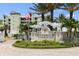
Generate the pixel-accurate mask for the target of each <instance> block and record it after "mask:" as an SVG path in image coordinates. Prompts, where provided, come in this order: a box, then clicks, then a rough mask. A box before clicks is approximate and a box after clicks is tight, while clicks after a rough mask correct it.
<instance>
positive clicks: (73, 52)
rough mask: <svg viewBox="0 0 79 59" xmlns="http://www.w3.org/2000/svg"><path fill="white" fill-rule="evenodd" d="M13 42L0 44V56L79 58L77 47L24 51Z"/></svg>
mask: <svg viewBox="0 0 79 59" xmlns="http://www.w3.org/2000/svg"><path fill="white" fill-rule="evenodd" d="M14 42H15V40H8V41H6V42H3V43H0V56H1V55H2V56H79V47H74V48H63V49H25V48H16V47H13V46H12V44H13V43H14Z"/></svg>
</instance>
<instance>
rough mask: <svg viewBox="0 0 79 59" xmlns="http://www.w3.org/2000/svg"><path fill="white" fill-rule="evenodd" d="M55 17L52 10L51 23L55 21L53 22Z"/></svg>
mask: <svg viewBox="0 0 79 59" xmlns="http://www.w3.org/2000/svg"><path fill="white" fill-rule="evenodd" d="M53 16H54V10H53V9H52V10H51V22H53V21H54V20H53Z"/></svg>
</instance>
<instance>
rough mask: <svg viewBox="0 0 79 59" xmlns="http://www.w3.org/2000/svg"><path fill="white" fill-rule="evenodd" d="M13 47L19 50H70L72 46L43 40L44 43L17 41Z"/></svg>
mask: <svg viewBox="0 0 79 59" xmlns="http://www.w3.org/2000/svg"><path fill="white" fill-rule="evenodd" d="M13 46H15V47H19V48H37V49H40V48H41V49H45V48H69V47H70V46H67V45H64V44H61V43H59V42H55V41H52V40H42V41H27V40H26V41H16V42H15V43H14V44H13Z"/></svg>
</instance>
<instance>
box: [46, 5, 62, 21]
mask: <svg viewBox="0 0 79 59" xmlns="http://www.w3.org/2000/svg"><path fill="white" fill-rule="evenodd" d="M62 5H63V4H62V3H48V4H47V8H48V11H50V13H51V21H52V22H53V16H54V10H55V9H57V8H59V7H61V6H62Z"/></svg>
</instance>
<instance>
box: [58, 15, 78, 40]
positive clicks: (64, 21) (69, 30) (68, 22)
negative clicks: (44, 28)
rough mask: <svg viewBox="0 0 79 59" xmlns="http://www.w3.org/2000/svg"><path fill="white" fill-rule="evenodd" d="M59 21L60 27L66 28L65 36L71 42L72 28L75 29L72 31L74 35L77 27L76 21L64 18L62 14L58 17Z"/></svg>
mask: <svg viewBox="0 0 79 59" xmlns="http://www.w3.org/2000/svg"><path fill="white" fill-rule="evenodd" d="M59 21H60V22H61V23H62V25H64V26H65V27H66V28H67V36H68V39H70V40H71V38H72V28H74V29H75V30H74V34H75V33H76V32H77V28H78V27H79V26H78V25H79V24H78V21H75V19H68V18H65V16H64V15H63V14H61V15H60V16H59ZM75 35H76V34H75ZM75 35H74V36H75ZM74 36H73V37H74Z"/></svg>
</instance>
